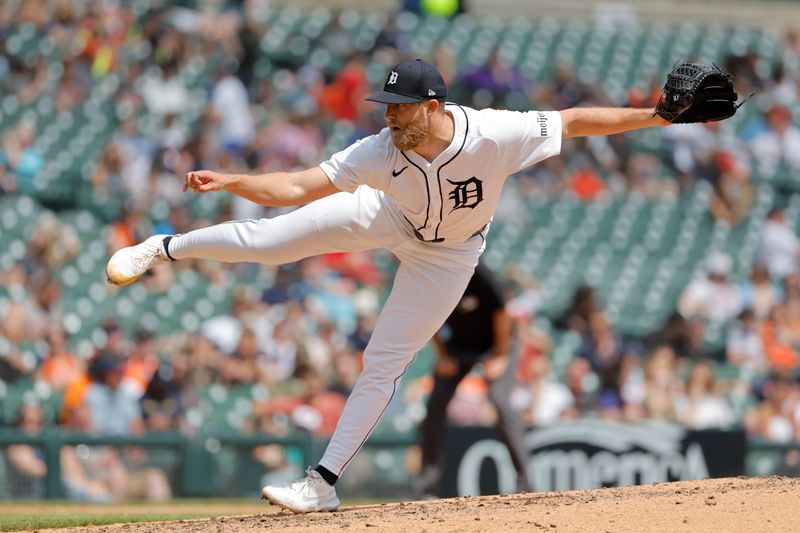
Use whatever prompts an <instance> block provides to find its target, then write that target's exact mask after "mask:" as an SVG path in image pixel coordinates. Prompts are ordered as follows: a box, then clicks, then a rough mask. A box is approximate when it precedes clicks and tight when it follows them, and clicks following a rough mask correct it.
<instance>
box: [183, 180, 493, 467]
mask: <svg viewBox="0 0 800 533" xmlns="http://www.w3.org/2000/svg"><path fill="white" fill-rule="evenodd" d="M377 248H385V249H388V250H390V251H391V252H392V253H394V254H395V255H396V256H397V258H398V259H399V260H400V266H399V268H398V270H397V274H396V276H395V280H394V285H393V287H392V291H391V294H390V295H389V298H388V300H387V301H386V304H385V305H384V307H383V310H382V311H381V313H380V316H379V317H378V320H377V323H376V325H375V330H374V332H373V334H372V338H371V339H370V342H369V344H368V346H367V348H366V350H365V351H364V369H363V371H362V373H361V375H360V376H359V378H358V380H357V382H356V385H355V387H354V389H353V392H352V393H351V394H350V397H349V398H348V400H347V404H346V405H345V408H344V412H343V413H342V416H341V418H340V419H339V422H338V424H337V425H336V430H335V432H334V434H333V437H332V438H331V441H330V443H329V444H328V447H327V449H326V451H325V454H324V455H323V457H322V459H321V460H320V462H319V464H320V465H322V466H324V467H325V468H327V469H328V470H330V471H331V472H333V473H334V474H336V475H337V476H340V475H341V474H342V472H344V470H345V469H346V468H347V466H348V464H349V463H350V461H351V460H352V459H353V457H354V456H355V454H356V453H357V452H358V450H359V449H360V448H361V446H362V445H363V444H364V442H365V441H366V440H367V437H369V435H370V433H372V430H373V429H374V428H375V426H376V425H377V424H378V421H379V420H380V418H381V416H382V415H383V412H384V411H385V410H386V407H387V406H388V405H389V402H390V401H391V399H392V397H393V396H394V394H395V393H396V392H397V389H398V386H399V383H400V378H401V377H402V376H403V374H404V373H405V371H406V369H407V368H408V366H409V365H410V364H411V361H412V360H413V358H414V355H415V354H416V353H417V351H419V350H420V349H421V348H422V347H424V346H425V344H426V343H427V342H428V341H429V340H430V339H431V337H433V334H434V333H435V332H436V331H438V330H439V328H440V327H441V325H442V324H443V323H444V321H445V319H446V318H447V317H448V316H449V314H450V312H451V311H452V310H453V309H454V308H455V306H456V304H457V303H458V301H459V300H460V299H461V296H462V295H463V293H464V290H465V289H466V287H467V283H468V282H469V279H470V277H471V276H472V273H473V271H474V269H475V266H476V265H477V263H478V258H479V257H480V255H481V253H483V249H484V237H483V236H482V235H476V236H473V237H471V238H469V239H467V240H466V241H465V242H460V243H449V242H442V243H425V242H421V241H419V240H417V239H416V238H415V237H414V235H413V231H412V229H411V228H410V227H408V226H406V222H405V220H403V219H402V216H401V215H399V213H398V212H397V208H396V206H395V205H394V204H393V203H392V202H391V200H388V199H385V198H384V196H383V193H381V192H379V191H376V190H373V189H370V188H369V187H363V186H362V187H359V188H358V189H357V190H356V192H355V193H354V194H349V193H344V192H343V193H338V194H334V195H332V196H329V197H327V198H323V199H321V200H317V201H315V202H313V203H311V204H309V205H306V206H304V207H301V208H300V209H297V210H295V211H292V212H291V213H288V214H285V215H281V216H278V217H275V218H271V219H266V218H262V219H260V220H242V221H234V222H227V223H223V224H218V225H215V226H210V227H207V228H203V229H199V230H195V231H191V232H189V233H186V234H184V235H180V236H177V237H174V238H173V239H172V240H171V241H170V243H169V251H170V255H172V257H174V258H175V259H188V258H203V259H216V260H219V261H224V262H257V263H265V264H269V265H278V264H284V263H290V262H294V261H298V260H300V259H303V258H305V257H310V256H314V255H319V254H325V253H330V252H347V251H363V250H372V249H377Z"/></svg>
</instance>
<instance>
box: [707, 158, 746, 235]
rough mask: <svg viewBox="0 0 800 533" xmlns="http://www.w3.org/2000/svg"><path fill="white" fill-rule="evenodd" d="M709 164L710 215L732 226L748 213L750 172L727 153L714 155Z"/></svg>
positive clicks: (744, 165)
mask: <svg viewBox="0 0 800 533" xmlns="http://www.w3.org/2000/svg"><path fill="white" fill-rule="evenodd" d="M713 163H714V165H713V166H714V169H713V179H712V184H713V186H714V192H713V194H712V195H711V200H710V205H709V208H710V210H711V215H712V216H713V217H714V219H715V220H716V221H717V222H724V223H727V224H729V225H731V226H735V225H737V224H738V223H739V222H740V221H741V220H742V219H744V218H745V217H746V216H747V215H748V214H749V212H750V207H751V206H752V204H753V200H754V197H755V191H754V189H753V186H752V185H751V184H750V169H749V167H748V166H747V165H746V164H744V163H743V162H742V161H741V160H740V159H739V158H738V157H737V156H736V154H734V153H733V152H729V151H722V150H720V151H719V152H717V153H716V154H715V155H714V159H713Z"/></svg>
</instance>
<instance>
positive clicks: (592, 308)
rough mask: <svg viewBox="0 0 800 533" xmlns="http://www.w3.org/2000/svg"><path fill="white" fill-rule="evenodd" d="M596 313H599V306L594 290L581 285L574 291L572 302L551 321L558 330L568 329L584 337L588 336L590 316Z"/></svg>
mask: <svg viewBox="0 0 800 533" xmlns="http://www.w3.org/2000/svg"><path fill="white" fill-rule="evenodd" d="M598 311H600V306H599V304H598V302H597V297H596V294H595V291H594V289H593V288H592V287H589V286H588V285H583V286H580V287H578V288H577V289H576V290H575V293H574V294H573V296H572V302H571V303H570V304H569V306H567V308H566V309H565V310H564V312H562V313H561V315H559V316H558V318H556V319H555V320H554V321H553V325H554V326H555V327H557V328H559V329H570V330H572V331H575V332H577V333H580V334H582V335H586V334H589V328H590V321H591V318H592V315H593V314H594V313H595V312H598Z"/></svg>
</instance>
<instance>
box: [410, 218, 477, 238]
mask: <svg viewBox="0 0 800 533" xmlns="http://www.w3.org/2000/svg"><path fill="white" fill-rule="evenodd" d="M403 218H406V217H405V216H403ZM406 221H407V222H408V223H409V224H411V221H410V220H408V219H407V218H406ZM487 225H488V224H484V225H483V227H482V228H481V229H479V230H478V231H476V232H475V233H473V234H472V235H470V236H469V237H467V238H466V239H464V242H466V241H468V240H469V239H471V238H473V237H475V236H476V235H480V234H481V233H483V231H484V230H485V229H486V226H487ZM411 229H412V230H414V237H416V238H417V240H418V241H421V242H444V237H439V238H436V239H431V240H426V239H425V237H423V236H422V233H420V232H419V231H418V230H417V229H416V228H415V227H414V225H413V224H411Z"/></svg>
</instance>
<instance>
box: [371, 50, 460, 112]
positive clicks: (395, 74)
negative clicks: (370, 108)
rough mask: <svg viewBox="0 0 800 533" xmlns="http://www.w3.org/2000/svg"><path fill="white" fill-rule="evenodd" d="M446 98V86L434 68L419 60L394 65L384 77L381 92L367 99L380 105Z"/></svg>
mask: <svg viewBox="0 0 800 533" xmlns="http://www.w3.org/2000/svg"><path fill="white" fill-rule="evenodd" d="M445 98H447V86H446V85H445V83H444V79H443V78H442V75H441V74H440V73H439V71H438V70H436V67H434V66H433V65H431V64H430V63H427V62H425V61H423V60H421V59H416V60H413V61H403V62H402V63H398V64H397V65H395V66H394V67H393V68H392V69H391V70H390V71H389V75H388V76H387V77H386V83H384V85H383V90H382V91H379V92H377V93H375V94H372V95H370V96H369V97H367V100H369V101H371V102H380V103H382V104H411V103H414V102H421V101H422V100H430V99H437V100H443V99H445Z"/></svg>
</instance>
